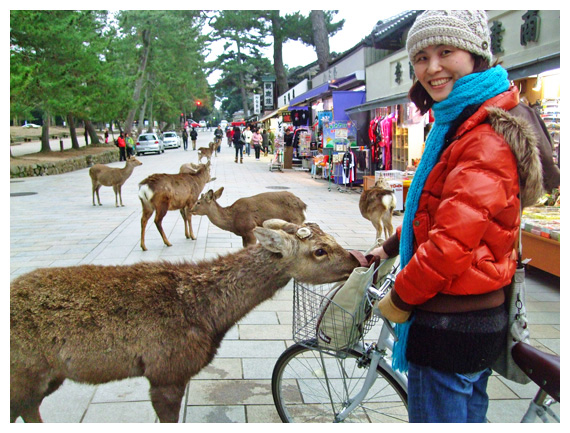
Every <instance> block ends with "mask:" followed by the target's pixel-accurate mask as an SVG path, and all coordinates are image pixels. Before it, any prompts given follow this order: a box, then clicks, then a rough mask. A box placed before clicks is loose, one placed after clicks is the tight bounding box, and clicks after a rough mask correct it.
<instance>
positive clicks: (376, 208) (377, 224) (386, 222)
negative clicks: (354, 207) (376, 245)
mask: <svg viewBox="0 0 570 433" xmlns="http://www.w3.org/2000/svg"><path fill="white" fill-rule="evenodd" d="M396 204H397V202H396V195H395V194H394V190H392V188H391V187H390V185H389V184H388V182H387V181H386V180H385V179H384V178H383V177H380V178H379V179H378V180H377V181H376V183H375V184H374V186H373V187H372V188H370V189H368V190H366V191H364V192H363V193H362V195H361V196H360V203H359V206H360V213H361V214H362V216H363V217H364V218H365V219H367V220H369V221H370V222H371V223H372V225H373V226H374V228H375V229H376V240H377V241H378V242H379V241H380V240H381V239H382V236H384V240H386V239H388V237H390V236H392V233H393V232H394V228H393V226H392V213H393V212H394V209H395V208H396Z"/></svg>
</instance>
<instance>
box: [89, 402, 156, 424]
mask: <svg viewBox="0 0 570 433" xmlns="http://www.w3.org/2000/svg"><path fill="white" fill-rule="evenodd" d="M82 422H84V423H155V422H157V417H156V413H155V412H154V409H153V407H152V403H151V402H150V401H137V402H123V403H98V404H91V405H89V409H87V413H86V414H85V417H84V419H83V421H82Z"/></svg>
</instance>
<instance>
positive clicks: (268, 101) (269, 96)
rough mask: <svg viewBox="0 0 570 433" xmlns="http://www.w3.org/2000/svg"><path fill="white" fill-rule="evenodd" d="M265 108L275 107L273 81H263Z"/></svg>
mask: <svg viewBox="0 0 570 433" xmlns="http://www.w3.org/2000/svg"><path fill="white" fill-rule="evenodd" d="M263 108H264V109H265V110H272V109H273V83H267V82H266V83H263Z"/></svg>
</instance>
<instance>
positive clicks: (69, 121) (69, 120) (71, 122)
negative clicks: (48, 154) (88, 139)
mask: <svg viewBox="0 0 570 433" xmlns="http://www.w3.org/2000/svg"><path fill="white" fill-rule="evenodd" d="M67 124H68V125H69V136H70V137H71V148H72V149H79V141H78V140H77V129H76V128H75V119H74V118H73V114H71V113H68V114H67Z"/></svg>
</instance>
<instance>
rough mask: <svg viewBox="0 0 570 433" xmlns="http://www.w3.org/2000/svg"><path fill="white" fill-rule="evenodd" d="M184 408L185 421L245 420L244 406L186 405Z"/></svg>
mask: <svg viewBox="0 0 570 433" xmlns="http://www.w3.org/2000/svg"><path fill="white" fill-rule="evenodd" d="M184 409H185V418H184V422H186V423H245V422H246V417H245V407H244V406H221V405H220V406H186V407H185V408H184ZM181 412H182V411H181ZM181 416H182V415H181Z"/></svg>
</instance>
